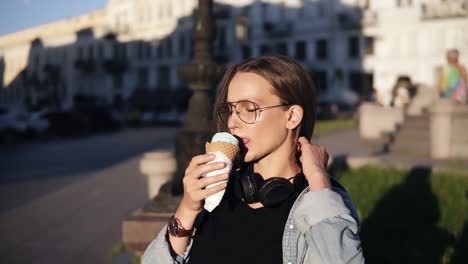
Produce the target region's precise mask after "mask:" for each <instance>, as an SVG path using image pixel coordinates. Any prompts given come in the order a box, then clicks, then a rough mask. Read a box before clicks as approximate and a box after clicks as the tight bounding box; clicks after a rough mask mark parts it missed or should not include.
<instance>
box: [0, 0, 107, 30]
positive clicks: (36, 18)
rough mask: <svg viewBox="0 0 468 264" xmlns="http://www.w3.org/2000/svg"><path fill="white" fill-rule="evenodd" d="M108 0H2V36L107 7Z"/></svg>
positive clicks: (0, 12)
mask: <svg viewBox="0 0 468 264" xmlns="http://www.w3.org/2000/svg"><path fill="white" fill-rule="evenodd" d="M107 2H108V0H0V36H2V35H5V34H8V33H13V32H16V31H20V30H22V29H26V28H29V27H32V26H38V25H42V24H46V23H49V22H54V21H57V20H61V19H64V18H68V17H73V16H77V15H81V14H84V13H87V12H89V11H93V10H99V9H103V8H105V7H106V5H107Z"/></svg>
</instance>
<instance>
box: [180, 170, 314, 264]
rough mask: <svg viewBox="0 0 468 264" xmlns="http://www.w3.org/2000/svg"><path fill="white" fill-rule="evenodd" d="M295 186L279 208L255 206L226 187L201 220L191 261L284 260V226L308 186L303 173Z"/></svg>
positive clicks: (262, 261) (250, 261) (257, 261)
mask: <svg viewBox="0 0 468 264" xmlns="http://www.w3.org/2000/svg"><path fill="white" fill-rule="evenodd" d="M294 186H295V191H294V193H293V194H292V195H291V196H289V198H288V199H287V200H285V201H284V202H283V203H281V205H279V206H278V207H276V208H266V207H262V208H258V209H252V208H251V207H250V206H249V205H248V204H246V203H244V202H243V201H241V200H240V199H239V198H237V197H236V196H233V195H232V194H231V193H230V192H229V191H226V194H225V196H224V198H223V200H222V202H221V204H220V205H219V206H218V207H217V208H216V209H215V210H214V211H213V212H212V213H207V212H206V213H205V214H204V216H203V219H202V221H200V223H201V224H200V226H199V227H198V230H197V234H196V235H195V237H194V241H193V247H192V249H191V251H190V253H191V257H190V262H189V263H190V264H193V263H195V264H196V263H203V264H207V263H236V264H238V263H243V264H244V263H272V264H274V263H282V261H283V256H282V238H283V232H284V227H285V224H286V221H287V218H288V216H289V212H290V210H291V207H292V205H293V204H294V201H295V200H296V198H297V196H298V195H299V194H300V192H301V191H302V190H303V189H304V188H305V187H306V186H307V182H306V180H305V177H304V175H303V174H302V173H299V174H298V175H297V176H296V177H295V179H294ZM228 190H229V185H228Z"/></svg>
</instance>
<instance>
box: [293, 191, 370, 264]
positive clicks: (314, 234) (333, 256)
mask: <svg viewBox="0 0 468 264" xmlns="http://www.w3.org/2000/svg"><path fill="white" fill-rule="evenodd" d="M294 214H295V215H294V218H295V220H296V221H295V222H296V226H297V229H298V230H299V231H300V232H301V233H302V234H304V239H305V243H306V253H305V256H304V260H303V263H334V264H339V263H364V257H363V255H362V249H361V241H360V239H359V221H358V218H357V214H356V211H355V209H354V206H353V205H352V203H351V199H350V198H349V196H348V195H347V194H346V193H345V192H343V191H342V190H339V189H337V188H333V190H332V189H323V190H321V191H317V192H308V193H306V194H305V195H304V197H303V200H302V201H301V203H300V204H299V206H298V208H297V210H296V211H295V213H294Z"/></svg>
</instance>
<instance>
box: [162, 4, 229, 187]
mask: <svg viewBox="0 0 468 264" xmlns="http://www.w3.org/2000/svg"><path fill="white" fill-rule="evenodd" d="M212 11H213V2H212V0H199V1H198V10H197V12H196V17H195V21H194V24H193V58H192V60H191V61H190V62H189V63H187V64H183V65H181V66H180V68H179V76H180V78H181V79H182V80H183V81H184V82H185V83H187V84H188V86H189V87H190V89H192V90H193V95H192V97H191V98H190V101H189V105H188V111H187V116H186V118H185V122H184V126H183V130H182V131H181V132H179V133H178V134H177V137H176V159H177V171H176V174H175V175H174V177H173V180H172V188H171V191H172V194H174V195H179V194H181V193H182V191H183V186H182V178H183V176H184V171H185V168H186V167H187V165H188V163H189V162H190V159H191V158H192V157H193V156H195V155H199V154H201V153H204V152H205V149H204V146H205V143H206V142H207V141H209V139H210V136H211V135H210V133H211V132H210V131H211V117H212V114H213V108H212V105H213V97H212V94H214V89H213V86H214V85H215V82H216V81H217V80H218V78H219V76H220V75H221V70H222V69H221V67H220V66H219V65H218V64H217V63H215V62H214V61H213V59H212V55H211V50H212V49H211V46H212V40H213V37H214V33H215V32H214V29H215V22H214V21H213V12H212Z"/></svg>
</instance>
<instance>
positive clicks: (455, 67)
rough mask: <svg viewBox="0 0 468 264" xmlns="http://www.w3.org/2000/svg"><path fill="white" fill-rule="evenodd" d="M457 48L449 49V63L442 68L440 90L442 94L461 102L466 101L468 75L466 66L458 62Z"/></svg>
mask: <svg viewBox="0 0 468 264" xmlns="http://www.w3.org/2000/svg"><path fill="white" fill-rule="evenodd" d="M459 55H460V54H459V52H458V50H457V49H451V50H449V51H447V63H448V64H447V65H446V66H445V67H444V68H443V69H442V72H441V76H440V80H439V90H440V96H441V97H445V98H453V99H454V100H455V101H457V102H459V103H466V99H467V93H468V91H467V89H468V77H467V76H468V75H467V72H466V69H465V67H463V65H461V64H460V63H459V62H458V57H459Z"/></svg>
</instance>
